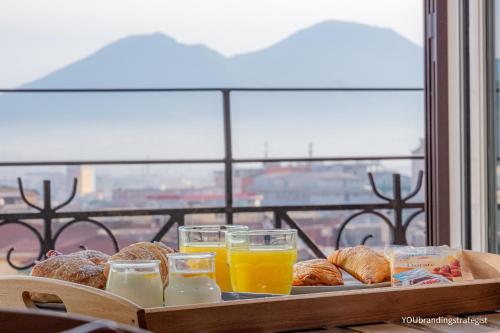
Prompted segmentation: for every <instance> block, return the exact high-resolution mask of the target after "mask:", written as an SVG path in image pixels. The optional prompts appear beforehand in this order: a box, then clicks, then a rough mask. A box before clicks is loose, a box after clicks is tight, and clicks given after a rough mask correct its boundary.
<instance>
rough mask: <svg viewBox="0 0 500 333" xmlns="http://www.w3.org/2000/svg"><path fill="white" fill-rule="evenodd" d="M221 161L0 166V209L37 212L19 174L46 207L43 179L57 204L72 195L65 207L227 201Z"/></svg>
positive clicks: (149, 206) (176, 205) (216, 204)
mask: <svg viewBox="0 0 500 333" xmlns="http://www.w3.org/2000/svg"><path fill="white" fill-rule="evenodd" d="M222 168H223V166H222V165H219V164H189V165H186V164H169V165H154V164H153V165H97V166H92V165H83V166H68V167H47V166H44V167H39V166H38V167H0V213H2V212H24V211H33V209H32V208H29V207H28V206H27V205H26V204H25V203H24V202H23V201H22V199H21V196H20V194H19V190H18V185H17V181H16V179H17V177H21V178H22V180H23V185H24V189H25V192H26V196H27V197H28V199H29V200H30V201H31V202H33V203H35V204H37V205H39V206H43V185H42V184H43V181H44V180H50V181H51V194H52V200H53V204H52V206H53V207H54V206H56V205H57V204H59V203H61V202H64V201H65V200H66V199H67V198H68V197H69V195H70V193H71V189H72V185H73V178H77V179H78V186H77V191H76V196H75V199H74V200H72V201H71V203H70V204H69V205H68V206H66V207H65V208H64V210H66V211H88V210H90V211H94V210H117V209H118V210H121V209H168V208H195V207H220V206H223V205H224V200H225V199H224V198H225V194H224V178H222V179H221V178H220V177H219V175H220V174H222Z"/></svg>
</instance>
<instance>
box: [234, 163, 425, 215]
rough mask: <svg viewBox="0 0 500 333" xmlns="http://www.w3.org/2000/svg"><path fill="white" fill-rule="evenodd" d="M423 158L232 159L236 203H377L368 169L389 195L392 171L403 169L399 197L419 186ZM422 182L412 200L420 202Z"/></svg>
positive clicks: (250, 204) (270, 204)
mask: <svg viewBox="0 0 500 333" xmlns="http://www.w3.org/2000/svg"><path fill="white" fill-rule="evenodd" d="M421 170H423V160H419V159H417V160H411V161H384V162H380V161H364V162H314V163H308V162H300V163H264V164H262V163H248V164H240V163H238V164H236V165H235V167H234V170H233V188H234V190H233V201H234V205H235V206H293V205H339V204H354V203H363V204H371V203H380V202H383V201H382V199H380V198H379V197H377V196H376V195H375V194H374V192H373V190H372V189H371V186H370V182H369V178H368V173H369V172H372V173H373V177H374V180H375V183H376V185H377V189H378V190H379V192H381V193H382V194H383V195H385V196H386V197H390V198H392V197H393V196H394V195H393V178H392V177H393V174H395V173H399V174H401V192H402V196H406V195H408V194H409V193H410V192H412V191H413V190H414V189H415V188H416V187H417V185H418V173H419V171H421ZM424 193H425V191H424V189H423V185H422V186H421V188H420V190H419V192H418V193H417V195H415V196H414V197H413V198H412V200H411V202H420V203H423V202H424Z"/></svg>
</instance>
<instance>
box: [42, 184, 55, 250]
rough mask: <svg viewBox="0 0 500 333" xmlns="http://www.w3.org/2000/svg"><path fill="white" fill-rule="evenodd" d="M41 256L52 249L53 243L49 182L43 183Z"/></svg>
mask: <svg viewBox="0 0 500 333" xmlns="http://www.w3.org/2000/svg"><path fill="white" fill-rule="evenodd" d="M41 213H42V215H43V234H44V236H43V240H44V243H43V255H44V256H45V254H46V253H47V251H49V250H53V249H54V242H53V239H52V191H51V185H50V180H44V181H43V210H42V211H41Z"/></svg>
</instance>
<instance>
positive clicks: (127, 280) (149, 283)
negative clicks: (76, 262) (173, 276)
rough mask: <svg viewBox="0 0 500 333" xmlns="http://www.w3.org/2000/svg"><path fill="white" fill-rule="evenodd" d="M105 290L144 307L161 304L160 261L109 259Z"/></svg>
mask: <svg viewBox="0 0 500 333" xmlns="http://www.w3.org/2000/svg"><path fill="white" fill-rule="evenodd" d="M106 290H107V291H109V292H112V293H114V294H117V295H119V296H122V297H124V298H127V299H129V300H130V301H132V302H134V303H136V304H137V305H139V306H141V307H144V308H153V307H160V306H163V282H162V280H161V275H160V261H159V260H114V261H110V262H109V274H108V281H107V283H106Z"/></svg>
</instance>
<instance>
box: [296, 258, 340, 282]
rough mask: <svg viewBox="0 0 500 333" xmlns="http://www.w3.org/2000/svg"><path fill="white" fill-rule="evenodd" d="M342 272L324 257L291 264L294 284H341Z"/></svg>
mask: <svg viewBox="0 0 500 333" xmlns="http://www.w3.org/2000/svg"><path fill="white" fill-rule="evenodd" d="M343 284H344V280H343V279H342V273H341V272H340V270H339V269H338V268H337V266H335V265H334V264H332V263H330V262H329V261H328V260H326V259H312V260H307V261H301V262H298V263H296V264H295V265H293V285H294V286H336V285H343Z"/></svg>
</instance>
